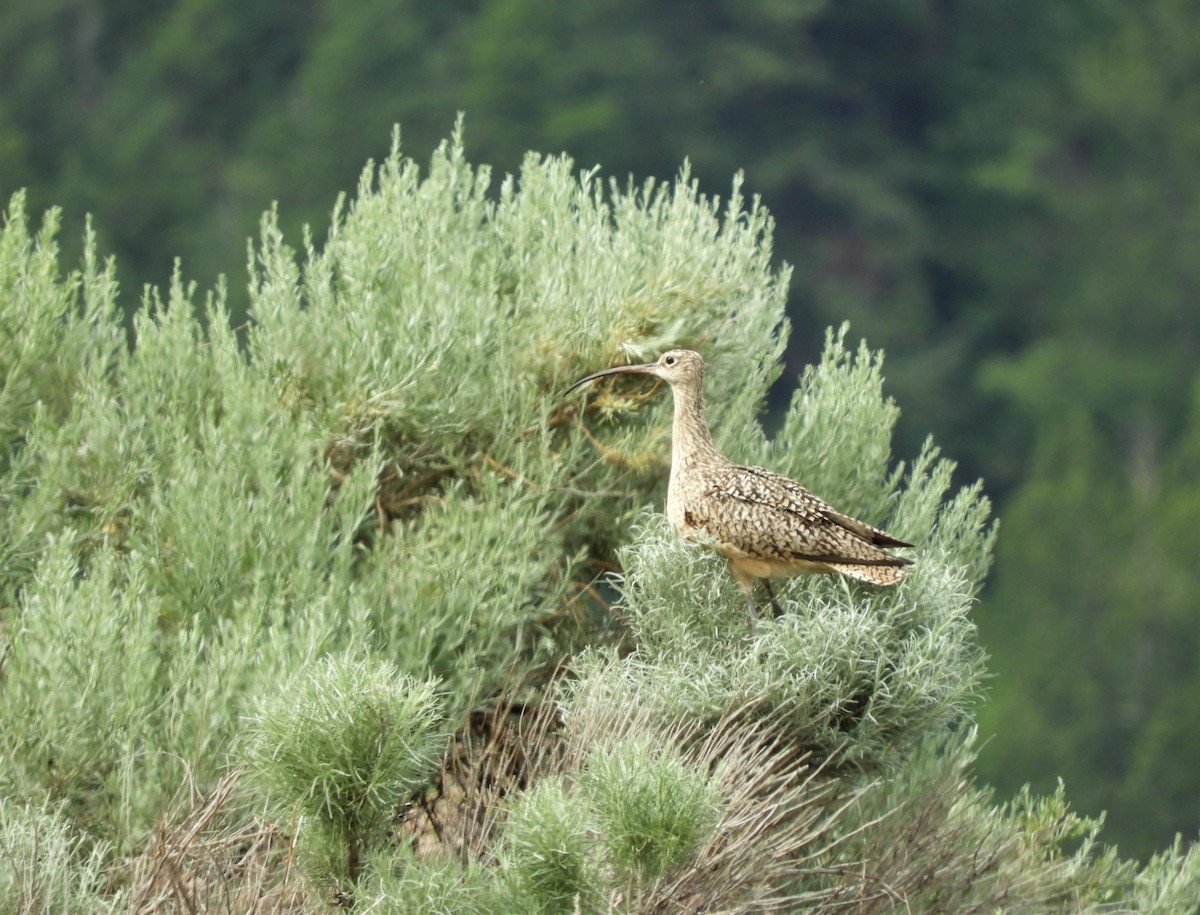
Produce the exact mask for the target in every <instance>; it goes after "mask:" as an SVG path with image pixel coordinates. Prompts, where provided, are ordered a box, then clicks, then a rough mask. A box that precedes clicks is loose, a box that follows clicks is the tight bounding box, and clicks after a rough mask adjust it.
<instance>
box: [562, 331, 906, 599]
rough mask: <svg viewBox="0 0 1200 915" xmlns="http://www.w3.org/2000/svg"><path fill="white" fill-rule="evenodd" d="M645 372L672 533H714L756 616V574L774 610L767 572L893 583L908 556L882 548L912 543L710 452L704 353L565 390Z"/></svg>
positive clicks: (664, 359)
mask: <svg viewBox="0 0 1200 915" xmlns="http://www.w3.org/2000/svg"><path fill="white" fill-rule="evenodd" d="M617 374H645V375H654V376H656V377H658V378H661V379H662V380H663V381H665V382H667V383H668V384H669V385H670V386H671V392H672V394H673V395H674V398H675V419H674V423H673V425H672V430H671V480H670V484H669V485H668V487H667V519H668V520H669V521H670V522H671V525H672V526H673V527H674V528H675V530H677V531H678V532H679V533H680V534H683V535H684V536H686V535H687V534H688V533H689V532H690V531H696V530H702V531H706V532H707V533H708V534H709V535H711V536H712V537H714V538H715V539H716V541H717V550H718V551H719V552H720V553H721V555H723V556H724V557H725V558H726V559H727V560H728V561H729V570H730V572H731V573H732V574H733V578H734V580H735V581H736V582H737V583H738V585H739V586H740V587H741V589H742V591H743V593H744V594H745V595H746V609H747V610H748V611H749V613H750V619H751V620H752V621H757V619H758V614H757V613H756V612H755V606H754V582H755V580H756V579H762V581H763V585H764V587H765V588H766V590H767V594H768V596H769V597H770V598H771V603H772V605H774V607H775V609H776V611H777V612H778V611H779V604H778V603H776V601H775V595H774V593H773V592H772V591H771V585H770V581H769V579H771V578H776V577H790V576H793V575H799V574H801V573H803V572H840V573H841V574H842V575H846V576H848V577H850V578H856V579H858V580H860V581H866V582H870V583H871V584H875V585H894V584H896V582H898V581H900V579H901V578H903V577H904V573H905V571H906V569H905V567H906V566H909V565H912V560H910V559H905V558H904V557H902V556H895V555H893V554H891V553H889V552H887V550H885V549H883V547H906V546H912V544H911V543H905V542H904V541H903V540H899V539H897V538H895V537H893V536H892V535H891V534H888V533H885V532H884V531H881V530H880V529H879V528H876V527H872V526H871V525H869V524H866V523H864V522H862V521H858V520H857V519H855V518H851V517H849V516H848V515H843V514H842V513H841V512H838V511H835V510H834V509H833V508H831V507H830V506H829V505H827V504H826V503H825V502H823V501H822V500H821V499H818V498H817V497H816V496H814V495H813V494H812V493H811V492H809V491H808V490H807V489H805V488H804V487H803V486H801V485H800V484H799V483H797V482H795V481H794V480H789V479H788V478H787V477H784V476H780V475H779V474H777V473H772V472H771V471H769V470H763V469H762V468H761V467H743V466H741V465H739V464H734V463H733V462H732V461H730V460H729V459H728V458H727V457H725V455H723V454H721V452H720V451H718V450H717V446H716V445H714V444H713V440H712V435H711V434H710V433H709V431H708V423H707V422H706V421H705V418H704V396H703V392H702V388H703V384H704V360H703V359H702V358H700V354H699V353H695V352H692V351H691V350H686V349H673V350H670V351H669V352H666V353H663V354H662V356H660V357H659V359H658V361H657V362H651V363H648V364H646V365H621V366H617V367H616V368H611V369H604V370H603V371H600V372H595V373H593V374H591V375H588V376H587V377H586V378H580V379H579V380H578V381H576V382H575V383H574V384H573V385H571V386H570V387H569V388H567V389H566V390H565V391H563V394H564V395H565V394H568V393H570V392H571V391H573V390H575V389H576V388H577V387H579V386H580V385H583V384H587V383H588V382H589V381H594V380H595V379H597V378H603V377H605V376H606V375H617Z"/></svg>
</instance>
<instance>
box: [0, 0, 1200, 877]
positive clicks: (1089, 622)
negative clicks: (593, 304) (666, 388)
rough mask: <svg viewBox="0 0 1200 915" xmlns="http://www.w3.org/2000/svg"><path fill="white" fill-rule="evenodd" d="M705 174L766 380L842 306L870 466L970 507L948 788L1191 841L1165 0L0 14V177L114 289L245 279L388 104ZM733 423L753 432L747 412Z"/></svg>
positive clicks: (312, 211) (1184, 297) (498, 149)
mask: <svg viewBox="0 0 1200 915" xmlns="http://www.w3.org/2000/svg"><path fill="white" fill-rule="evenodd" d="M458 111H463V112H465V113H466V137H467V144H468V149H469V150H470V152H471V156H472V158H473V159H474V160H476V161H482V162H489V163H491V164H492V165H493V166H494V167H495V169H496V170H497V171H498V172H501V173H504V172H508V171H515V170H516V168H517V166H518V165H519V163H520V159H521V157H522V155H523V153H524V152H525V151H526V150H529V149H534V150H538V151H540V152H546V153H556V152H560V151H565V152H567V153H569V154H571V155H572V156H573V157H574V158H575V161H576V164H577V166H578V167H580V168H588V167H590V166H591V165H592V164H593V163H596V162H599V163H603V165H604V168H605V170H606V174H608V175H610V176H612V177H614V178H615V179H616V180H618V181H622V182H623V181H624V180H625V178H626V176H627V175H628V174H629V173H633V174H636V175H638V176H639V177H644V176H648V175H657V176H660V177H666V178H669V177H672V176H673V175H674V174H675V173H676V172H677V171H678V169H679V168H680V165H681V163H682V161H683V160H684V159H685V158H687V159H688V160H690V162H691V166H692V170H693V173H694V174H695V175H696V176H697V177H698V178H699V179H700V181H701V185H702V188H703V189H704V190H705V191H708V192H711V193H720V194H725V193H727V191H728V188H729V182H730V179H731V177H732V175H733V174H734V172H736V171H737V170H744V172H745V174H746V187H747V188H748V189H749V190H750V191H752V192H754V193H757V194H760V195H761V196H762V198H763V200H764V202H765V203H766V205H767V206H768V207H769V208H770V210H771V211H772V212H773V214H774V216H775V217H776V219H777V220H778V229H777V235H776V239H775V248H776V251H777V254H778V256H779V257H780V258H781V259H783V260H785V261H787V262H788V263H790V264H792V265H794V266H795V268H796V269H795V273H794V275H793V279H792V287H791V298H790V304H789V310H790V315H791V318H792V320H793V322H794V327H795V330H794V332H793V335H792V340H791V349H790V350H789V359H790V361H791V366H790V368H791V371H789V372H788V373H786V374H785V376H784V382H782V383H781V386H780V389H779V390H778V396H779V401H780V403H783V402H785V401H786V398H787V396H788V394H789V391H788V390H786V389H785V387H790V385H792V384H793V383H794V379H795V374H796V372H798V371H799V370H800V369H801V367H802V366H803V364H804V363H805V362H806V361H808V360H810V359H812V358H814V357H815V356H816V355H817V353H818V352H819V348H820V343H821V341H822V338H823V333H824V328H825V327H826V326H827V325H829V324H838V323H840V322H841V321H843V320H845V319H849V320H850V321H851V322H852V326H853V331H854V332H855V333H856V334H861V335H863V336H865V337H867V338H868V340H869V341H870V343H871V344H872V345H873V346H878V347H882V348H884V349H885V350H886V351H887V353H888V364H887V375H888V390H889V393H890V394H891V395H892V396H894V397H895V398H896V400H897V401H898V402H899V404H900V406H901V409H902V411H903V414H902V418H901V428H900V441H899V443H898V446H899V447H898V451H899V453H915V452H916V451H917V450H918V446H919V440H920V439H921V438H922V437H923V436H924V435H926V434H927V433H929V432H932V433H933V434H934V435H935V436H936V438H937V440H938V441H939V443H941V444H942V445H943V446H944V450H945V452H946V453H947V454H949V455H950V456H952V457H954V458H955V459H956V460H958V461H959V465H960V473H961V475H962V480H963V481H964V482H969V481H970V480H973V479H975V478H976V477H978V476H982V477H983V478H984V480H985V483H986V486H987V489H988V491H989V493H990V494H991V495H992V496H993V497H994V498H995V500H996V502H997V506H998V514H999V516H1000V518H1001V522H1002V526H1001V536H1000V540H999V548H998V554H997V559H996V564H995V567H994V570H993V573H992V577H991V581H990V584H989V586H988V589H987V591H986V593H985V595H984V599H983V601H982V603H981V605H980V606H979V608H978V611H977V614H976V618H977V621H978V623H979V626H980V629H981V639H982V642H983V645H984V647H985V649H986V650H987V651H988V653H989V654H990V655H991V661H990V668H991V671H992V673H993V675H994V677H993V679H992V681H991V687H990V689H991V693H990V698H989V700H988V702H987V703H986V705H985V707H984V708H983V709H982V710H981V716H980V717H981V722H982V727H983V730H984V732H985V734H992V733H994V735H995V736H994V737H992V738H991V742H990V743H989V745H988V746H987V747H986V749H985V750H984V752H983V755H982V758H981V763H980V765H981V770H982V775H983V776H984V777H985V778H987V779H988V780H990V781H992V782H993V783H994V784H995V785H997V787H998V788H1000V789H1001V791H1002V792H1004V793H1011V792H1012V791H1013V790H1014V789H1015V788H1016V787H1018V786H1019V785H1020V784H1022V783H1024V782H1031V783H1033V785H1034V786H1035V788H1036V789H1037V790H1038V791H1040V792H1048V791H1051V790H1052V789H1053V786H1054V784H1055V783H1056V780H1057V779H1058V778H1060V777H1061V778H1062V779H1063V780H1065V782H1066V785H1067V793H1068V797H1069V798H1070V799H1071V800H1072V803H1073V806H1074V807H1075V808H1076V809H1078V810H1081V811H1083V812H1088V813H1097V812H1099V811H1101V810H1107V811H1108V821H1107V823H1108V825H1107V827H1106V830H1105V836H1106V837H1107V838H1108V839H1110V840H1112V841H1117V842H1119V844H1120V847H1121V850H1122V852H1123V853H1124V854H1128V855H1135V856H1145V855H1147V854H1148V853H1150V852H1151V851H1153V850H1155V849H1158V848H1160V847H1163V846H1165V845H1166V844H1167V843H1168V842H1169V841H1170V839H1171V837H1172V835H1173V834H1174V833H1175V832H1177V831H1182V832H1183V833H1184V836H1185V838H1194V837H1195V835H1196V831H1197V828H1198V826H1200V776H1197V772H1200V729H1198V728H1197V727H1196V724H1197V722H1198V721H1200V668H1198V664H1197V659H1198V658H1200V645H1198V644H1197V643H1198V642H1200V573H1198V572H1197V557H1200V523H1198V521H1200V307H1198V304H1197V297H1198V296H1200V0H1143V2H1139V3H1127V2H1120V0H1059V2H1056V3H1044V2H1041V0H1009V2H1007V3H995V2H991V0H838V2H834V0H830V2H822V0H691V2H687V3H683V2H678V0H660V2H657V3H653V4H650V3H641V2H633V0H608V2H589V0H574V2H550V0H492V2H482V0H443V2H439V3H428V2H415V0H392V2H379V0H360V2H356V3H333V2H319V0H293V2H289V3H273V2H258V3H244V2H238V3H234V2H230V0H137V2H133V0H109V2H99V0H53V2H44V0H10V2H8V3H6V4H5V5H4V6H3V8H2V9H0V198H2V199H4V200H7V199H8V197H9V196H10V195H11V193H12V192H14V191H15V190H17V189H19V188H22V187H26V188H28V190H29V208H30V210H31V211H32V212H38V211H40V210H42V209H45V208H47V207H50V206H61V207H62V208H63V210H64V216H65V218H64V225H65V231H64V233H63V236H62V237H63V241H64V243H65V244H66V245H67V246H68V250H67V252H66V257H65V262H66V263H71V262H72V252H71V251H70V249H69V246H70V245H71V244H73V243H75V244H77V243H78V240H79V239H80V238H81V236H82V231H83V223H84V217H85V214H87V213H91V214H93V216H94V219H95V228H96V230H97V232H98V234H99V237H100V240H101V246H102V248H103V249H104V250H105V251H106V252H109V253H112V254H114V255H115V256H116V258H117V261H118V265H119V269H120V273H119V275H120V276H121V278H122V281H123V283H124V284H125V288H124V290H123V295H124V296H125V299H126V306H127V308H130V309H132V308H133V307H134V306H136V304H137V303H138V301H139V300H140V297H141V291H142V285H143V284H146V283H149V284H157V285H165V284H166V282H167V281H168V279H169V277H170V275H171V271H172V264H173V261H174V259H175V258H177V257H178V258H182V259H183V262H184V270H185V272H186V275H187V276H188V277H189V278H192V279H196V280H198V281H199V282H201V283H202V284H204V283H215V282H216V281H217V277H218V275H219V274H225V275H227V276H228V280H229V286H230V291H231V296H230V298H231V302H232V304H233V305H234V306H235V309H236V307H237V306H238V305H239V304H240V305H241V306H242V307H244V304H245V301H246V293H245V285H246V273H245V269H244V267H243V266H241V265H242V264H243V263H244V262H245V258H246V245H247V238H248V237H250V236H252V235H254V234H255V233H256V227H257V223H258V221H259V218H260V215H261V213H262V211H263V210H264V209H266V208H268V207H269V206H270V205H271V203H272V201H278V204H279V213H280V221H281V224H282V225H283V226H284V227H285V229H287V230H288V231H289V232H291V233H294V234H292V235H291V237H292V238H295V239H299V238H300V234H299V233H300V230H301V226H302V225H304V224H307V225H310V226H311V227H312V231H313V236H314V239H315V242H316V243H317V244H318V245H319V244H320V239H321V237H322V233H323V231H324V228H325V227H326V226H327V225H328V223H329V213H330V211H331V208H332V206H333V203H334V200H335V198H336V195H337V194H338V193H339V192H340V191H343V190H346V189H349V188H352V187H353V186H354V184H355V182H356V180H357V177H358V174H359V172H360V170H361V169H362V166H363V163H364V162H365V161H366V159H367V158H368V157H377V158H381V157H382V156H383V155H384V154H385V153H386V151H387V149H388V145H389V139H390V135H391V129H392V125H393V124H395V123H400V124H401V125H402V136H403V145H404V149H405V152H406V153H407V154H408V155H411V156H415V157H416V158H417V159H418V160H421V159H424V158H425V157H426V156H427V155H428V153H429V152H431V151H432V149H433V148H434V146H435V145H436V143H437V142H438V141H439V140H440V139H441V138H443V137H444V136H446V134H447V133H448V132H449V131H450V129H451V127H452V125H453V123H454V119H455V115H456V112H458ZM768 421H769V418H768Z"/></svg>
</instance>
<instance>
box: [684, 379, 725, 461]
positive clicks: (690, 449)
mask: <svg viewBox="0 0 1200 915" xmlns="http://www.w3.org/2000/svg"><path fill="white" fill-rule="evenodd" d="M672 393H673V394H674V399H675V419H674V422H673V424H672V426H671V466H672V469H673V470H677V469H682V468H683V467H684V466H686V465H689V464H694V463H696V462H697V461H711V460H722V458H721V453H720V452H719V451H718V450H717V446H716V445H715V444H714V443H713V440H712V434H711V433H710V432H709V431H708V421H707V420H706V418H705V415H704V396H703V394H701V392H700V390H699V388H696V389H694V390H692V389H686V388H680V389H676V390H674V391H673V392H672Z"/></svg>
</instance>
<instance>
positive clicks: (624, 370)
mask: <svg viewBox="0 0 1200 915" xmlns="http://www.w3.org/2000/svg"><path fill="white" fill-rule="evenodd" d="M656 368H657V365H655V363H653V362H648V363H646V364H645V365H618V366H617V367H616V368H612V369H602V370H600V371H599V372H592V374H590V375H588V376H586V377H585V378H580V379H579V380H578V381H576V382H575V383H574V384H572V385H571V386H570V387H569V388H567V389H566V390H565V391H563V392H562V393H561V394H559V395H558V396H559V397H566V396H567V395H568V394H570V393H571V392H572V391H574V390H575V389H576V388H577V387H579V386H580V385H584V384H587V383H588V382H589V381H595V380H596V379H597V378H603V377H604V376H605V375H648V374H650V373H652V372H653V371H654V370H655V369H656Z"/></svg>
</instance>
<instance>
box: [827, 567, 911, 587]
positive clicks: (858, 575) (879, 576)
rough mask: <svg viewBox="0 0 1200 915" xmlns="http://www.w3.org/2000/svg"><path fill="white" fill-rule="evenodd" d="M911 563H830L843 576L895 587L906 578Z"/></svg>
mask: <svg viewBox="0 0 1200 915" xmlns="http://www.w3.org/2000/svg"><path fill="white" fill-rule="evenodd" d="M908 566H909V563H908V562H907V561H903V565H901V564H899V563H897V564H896V565H856V564H854V563H850V562H847V563H841V562H838V563H830V568H832V569H833V570H834V571H836V572H841V573H842V574H843V575H845V576H847V577H849V578H854V579H857V580H858V581H865V582H868V583H870V584H873V585H883V586H884V587H886V586H888V585H894V584H896V583H898V582H899V581H900V579H902V578H903V577H904V573H905V572H907V571H908Z"/></svg>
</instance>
